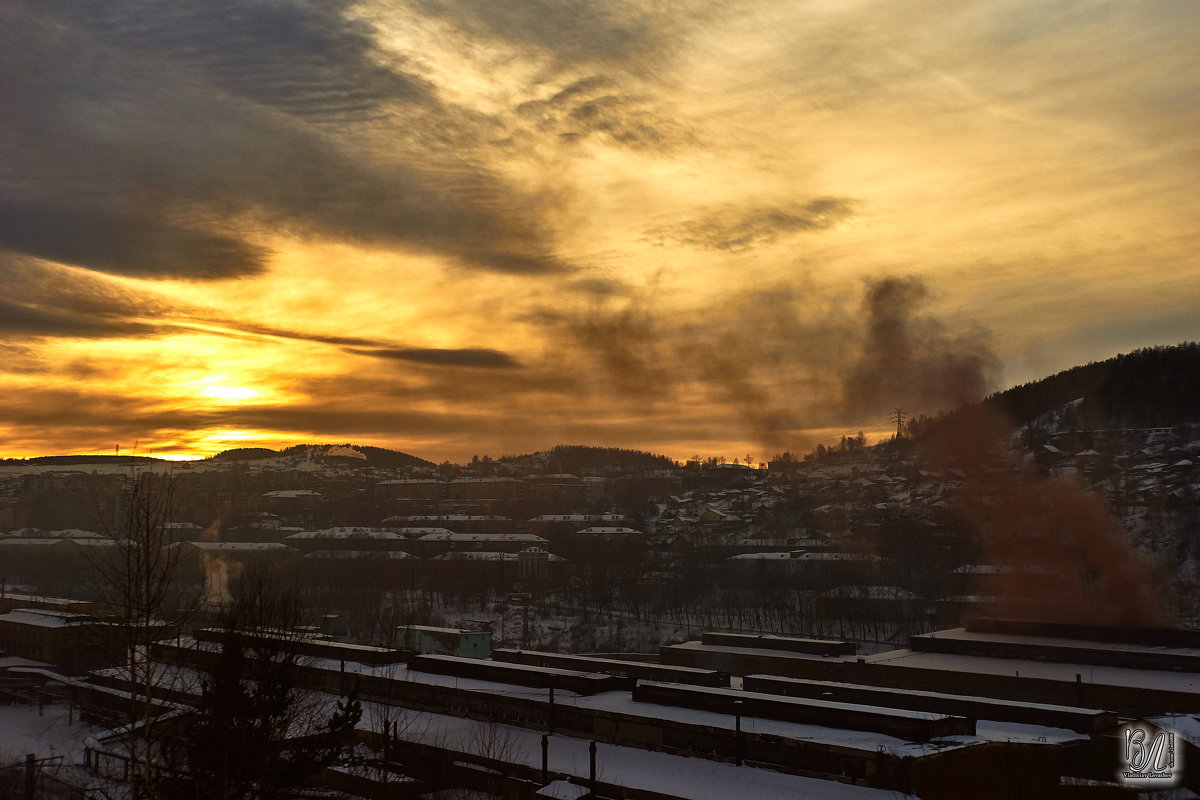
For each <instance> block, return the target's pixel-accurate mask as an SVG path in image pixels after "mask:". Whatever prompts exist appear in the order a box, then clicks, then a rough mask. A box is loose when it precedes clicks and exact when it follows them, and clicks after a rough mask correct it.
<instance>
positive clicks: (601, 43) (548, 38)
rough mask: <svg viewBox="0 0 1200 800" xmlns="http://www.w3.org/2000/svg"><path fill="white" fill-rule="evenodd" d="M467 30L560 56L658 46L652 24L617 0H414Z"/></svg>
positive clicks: (624, 54)
mask: <svg viewBox="0 0 1200 800" xmlns="http://www.w3.org/2000/svg"><path fill="white" fill-rule="evenodd" d="M415 5H416V7H417V8H418V9H420V10H421V11H422V12H424V13H425V14H428V15H430V16H435V17H441V18H443V19H446V20H448V21H450V22H451V23H452V24H454V25H456V26H457V27H459V28H460V29H462V30H463V31H465V32H467V33H469V34H472V35H476V36H486V37H489V38H494V39H502V40H505V41H507V42H510V43H512V44H515V45H517V46H518V47H522V48H534V49H537V50H540V51H544V52H546V53H549V54H551V55H552V56H553V57H554V58H556V59H557V60H559V61H561V62H564V63H569V64H574V63H582V62H622V61H627V60H629V59H631V58H634V57H635V56H639V55H644V54H646V53H647V52H649V51H651V50H653V49H654V48H655V47H656V46H657V41H656V37H655V34H654V30H653V24H652V22H651V21H650V19H649V18H647V17H646V16H644V15H643V14H642V13H641V12H640V11H638V10H637V9H634V8H633V7H632V6H629V5H626V4H624V3H620V2H614V0H608V2H604V0H505V2H494V0H416V3H415Z"/></svg>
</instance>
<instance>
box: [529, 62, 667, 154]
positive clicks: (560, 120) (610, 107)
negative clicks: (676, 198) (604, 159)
mask: <svg viewBox="0 0 1200 800" xmlns="http://www.w3.org/2000/svg"><path fill="white" fill-rule="evenodd" d="M517 115H518V116H519V117H521V118H522V119H523V120H525V121H526V122H528V123H530V124H532V125H534V126H535V127H536V128H537V130H539V131H542V132H552V133H555V134H557V135H558V137H559V138H560V139H562V140H564V141H572V142H575V141H582V140H583V139H587V138H589V137H593V136H598V137H601V138H603V139H605V140H607V141H609V142H612V143H614V144H618V145H621V146H623V147H628V148H631V149H635V150H652V149H658V150H662V149H667V148H670V147H674V146H678V145H681V144H683V143H685V142H687V141H689V140H690V138H691V137H690V134H689V133H688V131H687V130H686V129H685V128H684V126H683V125H681V124H680V123H679V122H678V115H675V114H671V113H668V112H667V111H664V110H663V109H662V108H661V107H660V104H659V103H658V102H657V101H652V100H651V99H649V98H647V97H642V96H638V95H635V94H630V93H628V92H625V91H622V90H621V88H620V87H619V86H618V85H617V84H616V82H615V81H613V80H611V79H609V78H605V77H602V76H592V77H589V78H584V79H582V80H579V81H576V82H575V83H573V84H571V85H570V86H568V87H566V88H565V89H563V90H562V91H560V92H558V93H557V94H555V95H554V96H552V97H550V98H549V99H547V100H531V101H529V102H526V103H522V104H521V105H519V106H518V107H517Z"/></svg>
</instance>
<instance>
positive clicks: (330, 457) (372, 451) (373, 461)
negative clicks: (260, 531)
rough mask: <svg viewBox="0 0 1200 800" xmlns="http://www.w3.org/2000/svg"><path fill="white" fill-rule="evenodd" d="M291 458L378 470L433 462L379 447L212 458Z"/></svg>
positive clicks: (318, 447) (241, 452)
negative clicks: (358, 465) (358, 464)
mask: <svg viewBox="0 0 1200 800" xmlns="http://www.w3.org/2000/svg"><path fill="white" fill-rule="evenodd" d="M276 457H283V458H286V457H293V458H305V459H317V460H320V461H342V462H351V463H353V462H354V461H362V462H363V463H364V464H365V465H367V466H371V467H379V468H393V467H413V466H418V467H432V466H433V462H431V461H426V460H425V459H423V458H418V457H417V456H413V455H409V454H408V453H403V452H400V451H399V450H388V449H385V448H382V447H371V446H369V445H357V444H343V445H330V444H298V445H293V446H292V447H287V448H284V449H283V450H271V449H269V448H265V447H238V448H234V449H232V450H225V451H224V452H221V453H217V454H216V455H215V456H212V457H211V460H213V461H257V460H261V459H267V458H276Z"/></svg>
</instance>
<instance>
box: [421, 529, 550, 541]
mask: <svg viewBox="0 0 1200 800" xmlns="http://www.w3.org/2000/svg"><path fill="white" fill-rule="evenodd" d="M417 541H418V542H534V543H538V544H542V543H544V542H545V541H546V540H545V539H543V538H542V537H541V536H535V535H534V534H532V533H454V532H452V531H445V530H444V531H441V532H434V533H427V534H425V535H424V536H421V537H419V538H418V539H417Z"/></svg>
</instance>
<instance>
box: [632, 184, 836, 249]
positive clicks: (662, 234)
mask: <svg viewBox="0 0 1200 800" xmlns="http://www.w3.org/2000/svg"><path fill="white" fill-rule="evenodd" d="M853 213H854V203H853V201H851V200H848V199H846V198H840V197H818V198H815V199H813V200H809V201H807V202H804V203H795V204H793V205H789V206H783V207H778V208H756V209H752V210H750V211H744V210H737V211H733V210H731V211H725V212H720V213H716V214H711V215H709V216H707V217H704V218H702V219H697V220H689V221H687V222H684V223H681V224H679V225H671V226H667V227H663V228H656V229H654V230H652V231H650V232H649V233H648V235H647V238H648V239H649V240H651V241H655V242H659V243H660V244H661V243H665V242H674V243H678V244H684V245H689V246H692V247H703V248H707V249H711V250H729V251H732V252H735V253H738V252H743V251H746V250H753V249H754V248H756V247H762V246H763V245H768V244H771V243H772V242H774V241H775V240H777V239H778V238H780V237H781V236H787V235H790V234H793V233H802V232H804V231H814V230H825V229H827V228H832V227H833V226H834V225H836V224H837V223H838V222H840V221H842V220H843V219H846V218H847V217H849V216H852V215H853Z"/></svg>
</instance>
